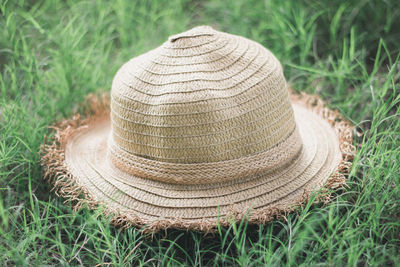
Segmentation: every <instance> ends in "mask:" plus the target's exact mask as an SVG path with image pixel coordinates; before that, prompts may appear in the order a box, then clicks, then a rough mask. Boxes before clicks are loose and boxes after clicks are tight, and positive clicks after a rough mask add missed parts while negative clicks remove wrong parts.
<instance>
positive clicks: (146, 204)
mask: <svg viewBox="0 0 400 267" xmlns="http://www.w3.org/2000/svg"><path fill="white" fill-rule="evenodd" d="M291 97H292V103H293V109H294V114H295V119H296V123H297V128H298V131H299V133H300V135H301V137H302V140H303V148H302V150H301V153H300V155H299V157H298V158H297V159H296V160H295V161H293V162H292V163H290V164H289V165H287V166H285V168H281V169H279V170H274V171H272V172H268V173H264V174H262V175H260V174H257V175H255V176H253V177H248V178H247V179H241V180H235V181H230V182H225V183H214V184H201V185H179V184H168V183H163V182H159V181H153V180H149V179H144V178H140V177H137V176H133V175H130V174H127V173H124V172H122V171H120V170H119V169H118V168H116V167H115V166H113V164H112V163H111V162H110V161H109V160H108V159H107V141H108V138H109V136H110V131H111V122H110V118H109V115H108V114H109V112H108V110H107V104H105V103H103V105H102V104H101V102H95V103H97V104H96V105H94V108H93V107H92V111H95V114H93V115H91V116H89V117H88V118H87V119H86V120H84V121H80V122H79V123H78V121H79V120H78V119H76V118H75V119H74V120H72V121H69V122H66V123H64V125H63V126H62V127H61V128H58V134H57V135H56V138H58V140H57V141H58V142H53V144H51V145H47V146H45V149H44V151H45V153H44V156H43V162H44V165H45V166H47V171H46V173H47V174H49V175H53V178H54V180H53V182H54V184H55V187H56V189H57V191H58V192H59V193H60V194H61V195H63V196H64V197H66V198H67V199H71V200H74V199H75V200H77V201H76V204H77V205H78V206H80V205H81V204H83V203H85V202H86V203H88V204H91V205H92V204H97V205H101V206H103V208H104V210H105V212H107V213H110V214H113V215H114V216H115V217H114V220H113V222H114V223H117V224H123V225H124V226H128V225H135V226H142V225H146V226H147V229H151V230H159V229H164V228H170V227H172V228H183V229H197V230H202V231H210V230H212V229H213V228H215V227H216V226H217V224H221V225H226V224H229V223H230V222H232V221H237V220H240V219H242V218H243V217H244V216H246V218H247V219H248V220H249V222H250V223H263V222H267V221H270V220H271V219H273V218H274V216H277V215H280V214H282V213H285V212H288V211H291V210H292V209H294V208H295V207H296V206H298V205H301V204H302V203H304V202H305V201H307V199H308V197H309V196H310V194H311V193H312V192H317V191H320V194H319V199H321V197H322V196H324V198H325V199H327V198H328V197H329V192H324V193H321V188H332V187H333V188H336V187H339V186H342V185H343V184H345V177H344V174H345V173H346V171H347V170H348V169H349V167H350V164H351V163H350V160H351V157H352V155H353V154H354V147H353V146H352V145H351V143H352V126H351V124H350V123H349V122H348V121H346V120H345V119H343V117H342V116H341V115H340V114H339V113H338V112H334V111H332V110H330V109H328V108H327V107H325V105H324V103H323V102H322V100H321V99H319V98H318V97H315V96H310V95H306V94H302V95H297V94H293V93H291ZM92 101H93V99H92ZM73 123H74V124H73ZM57 136H58V137H57ZM54 174H56V175H55V177H54Z"/></svg>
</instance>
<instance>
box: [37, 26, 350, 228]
mask: <svg viewBox="0 0 400 267" xmlns="http://www.w3.org/2000/svg"><path fill="white" fill-rule="evenodd" d="M289 91H290V90H289V89H288V85H287V83H286V81H285V78H284V76H283V72H282V66H281V64H280V62H279V61H278V60H277V59H276V57H275V56H274V55H273V54H272V53H271V52H270V51H269V50H267V49H266V48H264V47H263V46H262V45H260V44H258V43H256V42H254V41H251V40H249V39H246V38H244V37H240V36H236V35H231V34H228V33H223V32H219V31H216V30H214V29H212V28H211V27H208V26H200V27H196V28H193V29H191V30H189V31H186V32H183V33H180V34H177V35H174V36H171V37H170V38H169V39H168V40H167V41H166V42H165V43H163V44H162V45H161V46H160V47H158V48H156V49H154V50H151V51H149V52H147V53H145V54H142V55H140V56H137V57H134V58H132V59H131V60H129V61H128V62H127V63H125V64H124V65H123V66H122V67H121V68H120V69H119V70H118V72H117V74H116V75H115V77H114V80H113V84H112V90H111V97H107V96H106V97H103V99H99V98H96V97H94V96H90V97H89V98H88V103H89V109H90V110H89V113H88V114H86V115H85V116H79V114H77V115H75V116H74V118H72V119H70V120H65V121H63V122H61V123H59V124H58V125H57V132H56V134H55V136H54V138H53V139H52V143H51V144H49V145H45V146H44V149H43V151H44V153H43V156H42V162H43V165H44V166H45V174H46V177H52V178H51V181H52V183H54V186H55V188H56V192H57V193H58V194H59V195H61V196H63V197H65V198H67V199H68V200H72V201H73V202H74V205H76V207H80V206H82V204H84V203H87V204H89V206H90V207H98V206H101V207H102V208H103V209H104V211H105V212H106V213H108V214H112V215H114V219H113V223H116V224H122V225H124V226H129V225H136V226H138V225H146V227H148V229H153V230H158V229H164V228H168V227H172V228H184V229H197V230H203V231H209V230H212V229H213V228H214V227H215V226H216V225H217V223H220V224H222V225H227V224H228V223H230V222H232V221H237V220H240V219H242V218H243V217H245V216H246V218H247V219H248V220H249V221H250V223H263V222H266V221H269V220H271V219H273V218H274V217H275V216H277V215H280V214H282V213H283V212H288V211H291V210H292V209H293V208H295V207H296V206H298V205H299V204H302V203H303V202H304V201H306V200H307V198H308V196H309V195H310V193H312V192H313V191H318V190H319V189H321V188H322V187H323V186H324V185H325V188H326V187H328V188H329V187H331V188H335V187H338V186H340V185H343V184H344V181H345V179H344V173H345V172H346V170H348V167H349V166H350V163H349V160H350V159H351V156H352V155H353V153H354V148H353V146H352V145H351V143H352V126H351V125H350V124H349V122H348V121H346V120H345V119H343V117H342V116H341V115H340V114H339V113H338V112H337V111H332V110H330V109H328V108H326V107H325V106H324V103H323V102H322V100H320V99H319V98H318V97H315V96H310V95H305V94H302V95H296V94H294V93H292V92H289ZM109 104H110V105H109ZM109 106H110V107H111V108H109ZM321 196H322V195H321ZM323 196H324V197H325V199H326V197H327V196H329V193H327V192H326V191H325V193H324V195H323ZM320 199H321V197H320Z"/></svg>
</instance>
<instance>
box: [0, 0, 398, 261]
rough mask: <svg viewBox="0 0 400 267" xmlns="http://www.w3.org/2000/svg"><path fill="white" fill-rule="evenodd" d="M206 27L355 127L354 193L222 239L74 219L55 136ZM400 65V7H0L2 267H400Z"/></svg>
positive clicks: (92, 215) (360, 1)
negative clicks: (94, 96)
mask: <svg viewBox="0 0 400 267" xmlns="http://www.w3.org/2000/svg"><path fill="white" fill-rule="evenodd" d="M201 24H209V25H212V26H214V27H215V28H217V29H219V30H224V31H228V32H230V33H233V34H240V35H243V36H246V37H248V38H251V39H254V40H256V41H258V42H261V43H262V44H263V45H264V46H266V47H267V48H269V49H270V50H271V51H272V52H273V53H274V54H275V55H276V56H277V57H278V58H279V59H280V60H281V62H282V64H283V66H284V71H285V76H286V78H287V80H288V81H289V83H290V84H291V86H292V87H293V88H294V89H295V90H297V91H306V92H316V93H319V94H321V95H322V96H323V98H324V99H325V100H327V101H328V102H329V105H330V106H331V107H332V108H336V109H338V110H340V111H341V112H342V113H343V114H344V115H345V116H346V117H347V118H348V119H350V120H351V121H353V122H354V124H355V125H357V129H358V131H359V132H362V133H363V135H362V136H359V137H357V140H355V141H358V143H359V145H358V146H357V148H358V152H357V155H356V157H355V159H354V165H353V168H352V169H351V172H350V175H349V177H348V185H349V187H348V189H347V190H345V191H344V190H342V191H338V192H336V193H335V194H334V199H333V201H332V203H330V204H328V205H325V206H323V205H316V206H311V205H306V206H305V207H303V208H302V209H300V210H298V211H297V212H295V213H292V214H289V215H288V216H287V218H286V220H277V221H273V222H271V223H268V224H266V225H261V226H260V227H256V226H247V225H246V224H240V225H236V226H232V227H230V228H228V229H221V231H220V232H219V233H217V234H215V235H213V236H203V235H202V234H201V233H195V232H183V231H174V230H172V231H168V233H167V234H165V233H160V234H156V235H154V236H153V237H148V236H143V235H142V234H141V232H140V230H138V229H133V228H131V229H127V230H125V231H120V230H118V229H116V228H114V227H111V226H110V225H109V219H108V218H106V217H104V216H103V215H102V214H101V213H100V212H92V211H88V210H87V209H82V210H80V211H79V212H74V211H73V210H72V208H71V206H70V205H69V204H68V203H63V199H60V198H58V197H57V196H55V195H54V194H53V193H52V192H50V189H51V187H50V186H49V185H47V184H46V183H44V182H43V180H42V169H41V167H40V165H39V160H40V156H39V147H40V145H41V144H42V143H43V137H44V135H49V134H51V130H49V129H48V126H49V125H50V124H52V123H53V122H54V121H56V120H58V119H61V118H63V117H66V116H70V115H71V114H73V113H74V112H76V111H77V109H78V104H79V103H80V102H82V101H83V100H84V98H85V95H86V94H88V93H89V92H98V91H104V90H109V89H110V86H111V81H112V78H113V76H114V74H115V72H116V71H117V69H118V68H119V67H120V66H121V64H122V63H123V62H125V61H127V60H128V59H130V58H131V57H133V56H135V55H138V54H140V53H143V52H145V51H147V50H149V49H151V48H154V47H156V46H158V45H160V44H161V43H162V42H163V41H164V40H165V39H166V38H167V37H168V36H169V35H172V34H174V33H178V32H181V31H184V30H186V29H188V28H190V27H192V26H196V25H201ZM399 56H400V1H398V0H393V1H389V0H387V1H364V0H351V1H339V0H331V1H317V0H301V1H299V0H286V1H281V0H270V1H267V0H266V1H256V0H235V1H234V0H231V1H229V0H227V1H186V0H168V1H128V0H127V1H124V0H117V1H105V0H103V1H80V2H78V1H70V0H67V1H58V0H49V1H23V0H10V1H4V0H0V73H1V76H0V263H2V264H1V265H5V266H13V265H17V266H23V265H31V266H40V265H49V264H50V265H57V266H68V265H74V266H76V265H85V266H94V265H96V264H100V265H104V266H107V265H116V266H124V265H129V264H130V265H150V266H155V265H157V266H165V265H168V266H174V265H181V264H185V265H196V266H197V265H198V266H201V265H212V266H221V265H225V266H232V265H243V266H260V265H262V264H268V265H271V266H275V265H277V266H280V265H285V266H297V265H312V266H314V265H322V266H325V265H330V266H343V265H350V266H363V265H372V266H382V265H397V266H400V118H399V117H400V116H399V115H400V105H399V103H400V96H399V95H400V82H399V81H400V64H399Z"/></svg>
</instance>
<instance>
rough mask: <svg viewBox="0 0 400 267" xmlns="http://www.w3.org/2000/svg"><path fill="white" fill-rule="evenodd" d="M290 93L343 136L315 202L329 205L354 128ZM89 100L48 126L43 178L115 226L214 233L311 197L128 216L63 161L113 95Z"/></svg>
mask: <svg viewBox="0 0 400 267" xmlns="http://www.w3.org/2000/svg"><path fill="white" fill-rule="evenodd" d="M290 97H291V100H292V101H293V102H294V103H296V104H300V105H302V106H304V107H306V108H308V109H310V110H312V111H313V112H314V113H316V114H318V115H319V116H320V117H321V118H323V119H324V120H325V121H327V122H328V123H329V124H330V125H331V126H332V127H333V128H334V129H335V131H336V133H337V136H338V137H339V144H340V150H341V153H342V159H341V162H340V163H339V165H338V168H337V169H336V171H335V172H334V173H333V174H332V175H331V176H330V177H329V179H328V180H327V182H326V183H325V185H324V186H323V187H322V188H321V189H320V190H319V191H318V192H317V194H316V197H315V198H314V202H315V203H316V202H322V203H324V204H326V203H328V202H329V201H330V200H331V197H332V189H338V188H343V187H345V186H346V176H347V174H348V173H349V171H350V168H351V164H352V159H353V157H354V155H355V152H356V150H355V146H354V145H353V144H352V143H353V131H354V127H353V125H352V124H351V123H350V122H349V121H348V120H347V119H345V118H344V117H343V116H342V115H341V114H340V113H339V112H338V111H337V110H331V109H329V108H328V107H327V105H326V103H325V102H324V101H323V100H322V99H321V98H320V97H319V96H316V95H309V94H306V93H300V94H298V93H295V92H293V91H291V92H290ZM85 103H86V105H85V106H84V107H85V113H84V114H85V115H84V116H81V115H80V114H76V115H74V116H73V117H72V118H71V119H64V120H62V121H61V122H59V123H56V124H55V125H54V126H52V127H50V128H52V129H54V130H55V133H54V135H53V137H52V138H51V139H50V140H49V143H47V140H46V137H45V138H44V143H43V145H42V146H41V164H42V166H43V168H44V179H45V180H46V181H48V182H49V183H50V184H52V186H53V189H52V191H54V192H55V194H56V195H57V196H60V197H62V198H64V199H65V202H70V203H71V205H72V207H73V209H74V210H75V211H77V210H79V209H81V208H82V207H83V206H87V207H89V208H91V209H96V208H102V211H103V213H104V214H105V215H106V216H110V217H111V224H112V225H115V226H118V227H122V228H128V227H131V226H135V227H142V228H143V231H142V232H143V233H155V232H158V231H160V230H167V229H168V228H173V229H184V230H195V231H201V232H204V233H211V232H215V231H216V230H217V227H218V225H219V226H222V227H226V226H228V225H230V224H232V223H235V222H238V221H241V220H243V219H245V220H248V223H250V224H262V223H266V222H269V221H271V220H273V219H275V218H277V219H281V218H283V219H285V218H286V215H287V214H288V213H290V212H291V211H293V210H295V209H296V208H298V207H300V206H302V205H304V204H305V203H307V202H308V201H309V199H310V196H311V193H310V192H306V191H304V193H303V194H302V196H301V197H300V198H299V199H297V200H296V201H294V203H293V204H292V205H290V206H278V205H277V206H276V207H268V208H265V209H257V210H246V211H239V210H237V209H235V206H232V208H231V213H230V214H229V215H227V216H223V217H220V218H218V220H217V221H216V220H207V219H204V220H199V221H187V220H184V219H179V218H174V219H160V220H156V221H146V220H143V219H142V218H140V217H138V216H137V215H135V214H126V212H121V211H120V210H119V209H115V208H110V207H108V206H107V205H102V203H100V202H99V201H97V200H96V199H95V197H94V196H92V195H91V194H90V193H89V192H88V190H87V189H86V188H85V187H84V186H81V185H79V182H78V181H77V180H76V179H75V177H74V176H73V175H72V174H71V173H70V172H69V170H68V167H67V166H66V164H65V145H66V143H67V141H68V139H69V138H70V137H72V135H74V134H76V133H77V132H79V131H80V130H82V129H85V128H87V127H88V126H89V125H91V124H93V123H96V121H99V120H102V119H103V118H104V117H107V116H109V114H110V97H109V95H108V94H106V93H104V94H102V95H101V96H98V95H94V94H90V95H88V96H87V98H86V101H85Z"/></svg>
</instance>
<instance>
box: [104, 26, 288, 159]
mask: <svg viewBox="0 0 400 267" xmlns="http://www.w3.org/2000/svg"><path fill="white" fill-rule="evenodd" d="M111 95H112V99H111V111H112V112H111V118H112V133H111V138H110V140H111V142H110V144H111V146H112V147H113V148H114V149H112V151H118V150H121V151H124V152H126V153H128V154H131V155H135V156H139V157H143V158H146V159H151V160H155V161H159V162H169V163H210V162H220V161H226V160H233V159H240V158H243V157H247V156H250V155H255V154H257V153H262V152H265V151H268V150H269V149H271V148H273V147H274V146H276V145H277V144H278V143H282V142H284V141H285V140H286V139H288V136H290V134H291V133H293V132H294V131H295V128H296V124H295V121H294V115H293V110H292V107H291V103H290V100H289V97H288V90H287V85H286V81H285V78H284V76H283V72H282V67H281V64H280V62H279V61H278V60H277V59H276V58H275V56H274V55H273V54H272V53H271V52H270V51H269V50H267V49H266V48H264V47H263V46H262V45H260V44H258V43H256V42H254V41H251V40H249V39H246V38H243V37H240V36H235V35H231V34H227V33H223V32H219V31H216V30H214V29H212V28H211V27H208V26H200V27H196V28H193V29H191V30H189V31H187V32H183V33H180V34H176V35H173V36H171V37H169V39H168V40H167V41H166V42H165V43H164V44H162V45H161V46H160V47H158V48H156V49H154V50H151V51H149V52H147V53H145V54H142V55H140V56H138V57H134V58H132V59H131V60H130V61H128V62H127V63H125V64H124V65H123V66H122V67H121V68H120V69H119V71H118V72H117V74H116V75H115V78H114V80H113V85H112V94H111ZM274 153H276V152H274Z"/></svg>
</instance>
